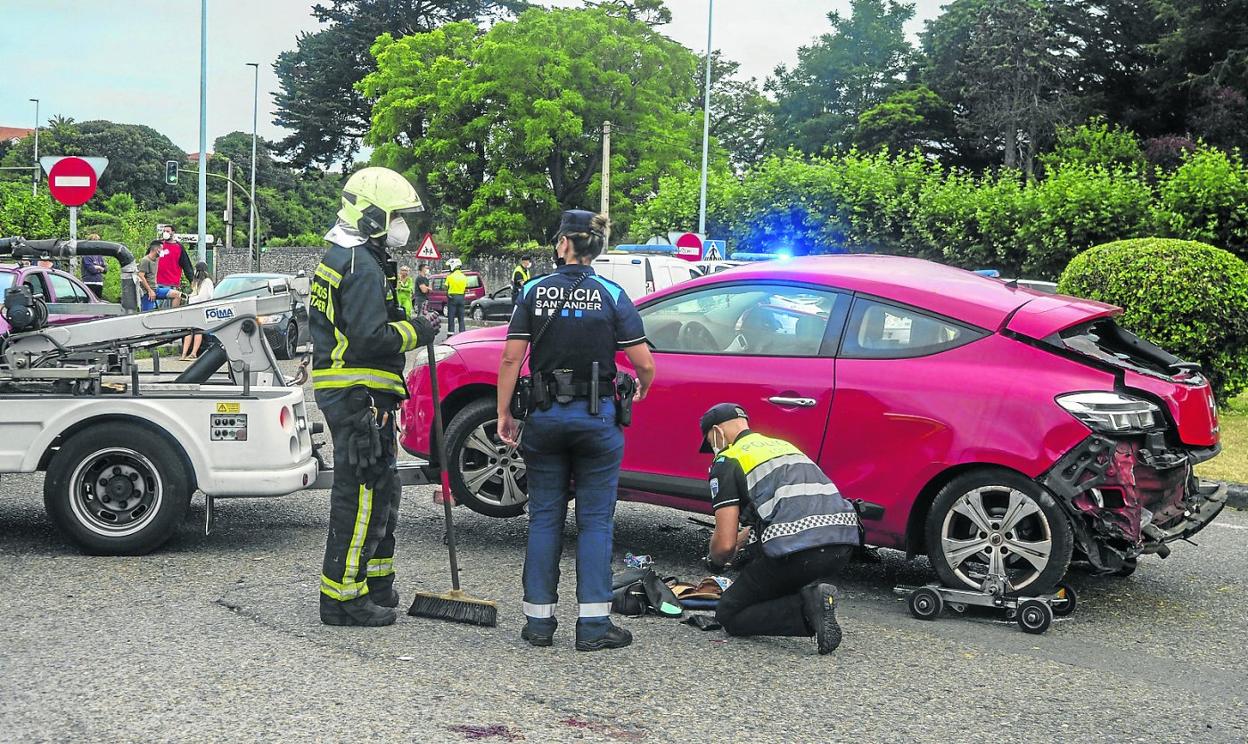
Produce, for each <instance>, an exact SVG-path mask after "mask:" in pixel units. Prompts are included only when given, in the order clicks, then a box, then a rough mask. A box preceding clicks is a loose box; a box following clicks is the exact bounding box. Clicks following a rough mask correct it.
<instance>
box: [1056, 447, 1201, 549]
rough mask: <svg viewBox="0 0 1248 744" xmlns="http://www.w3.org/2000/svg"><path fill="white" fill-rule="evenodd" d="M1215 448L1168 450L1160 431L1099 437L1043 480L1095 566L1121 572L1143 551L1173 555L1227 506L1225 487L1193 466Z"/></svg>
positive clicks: (1076, 448) (1072, 455)
mask: <svg viewBox="0 0 1248 744" xmlns="http://www.w3.org/2000/svg"><path fill="white" fill-rule="evenodd" d="M1216 454H1217V449H1216V448H1215V449H1213V450H1186V449H1178V448H1173V447H1169V446H1167V445H1166V443H1165V441H1164V437H1163V436H1162V434H1160V433H1153V434H1147V435H1141V436H1136V437H1132V438H1128V439H1111V438H1109V437H1106V436H1103V435H1100V434H1094V435H1092V436H1090V437H1088V438H1087V439H1085V440H1084V441H1083V442H1081V443H1080V444H1079V445H1078V446H1077V447H1075V448H1074V449H1072V450H1071V451H1070V452H1069V453H1067V454H1066V455H1065V456H1064V457H1062V459H1061V460H1059V461H1058V462H1057V464H1056V465H1055V466H1054V467H1053V468H1052V469H1051V470H1049V472H1048V473H1046V474H1045V475H1044V476H1043V477H1042V478H1041V479H1040V482H1041V484H1042V485H1043V486H1044V487H1045V488H1047V489H1049V491H1050V492H1052V493H1053V494H1055V495H1056V496H1057V497H1058V502H1059V503H1060V504H1062V506H1063V507H1064V508H1065V509H1066V512H1067V513H1068V514H1069V515H1070V518H1071V526H1072V528H1073V529H1074V533H1075V540H1076V542H1077V545H1078V547H1079V549H1080V550H1081V551H1082V552H1083V553H1084V554H1085V555H1087V558H1088V560H1089V561H1090V562H1091V563H1092V565H1093V566H1094V567H1095V568H1096V569H1098V570H1100V571H1107V572H1108V571H1116V570H1118V569H1120V568H1122V567H1123V566H1124V564H1126V563H1127V562H1128V561H1130V560H1132V559H1134V558H1136V557H1137V556H1140V555H1146V554H1151V553H1156V554H1157V555H1160V556H1161V557H1163V558H1164V557H1166V556H1167V555H1169V553H1170V548H1169V546H1168V543H1171V542H1174V541H1175V540H1186V539H1188V538H1190V537H1191V536H1192V535H1195V534H1196V533H1197V532H1200V531H1201V530H1202V529H1204V528H1205V525H1207V524H1209V523H1210V522H1212V521H1213V520H1214V518H1215V517H1217V516H1218V514H1219V513H1220V512H1221V511H1222V508H1223V507H1224V506H1226V486H1225V485H1222V484H1212V483H1202V482H1201V481H1200V480H1199V479H1198V478H1196V476H1195V475H1194V474H1193V472H1192V466H1193V465H1195V464H1196V463H1198V462H1203V461H1204V460H1207V459H1209V458H1211V457H1213V456H1214V455H1216Z"/></svg>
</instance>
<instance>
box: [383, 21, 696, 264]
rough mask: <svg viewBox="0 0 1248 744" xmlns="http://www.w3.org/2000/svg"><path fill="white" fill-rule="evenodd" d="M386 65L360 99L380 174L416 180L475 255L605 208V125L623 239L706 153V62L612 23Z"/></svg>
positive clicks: (539, 27)
mask: <svg viewBox="0 0 1248 744" xmlns="http://www.w3.org/2000/svg"><path fill="white" fill-rule="evenodd" d="M373 51H374V53H375V55H376V56H377V65H378V69H377V72H376V73H374V74H372V75H369V76H368V77H367V78H365V80H364V82H363V84H362V86H361V87H362V90H363V92H364V95H366V96H368V97H369V98H375V99H376V100H377V105H376V108H375V109H374V115H373V127H372V131H371V132H370V135H369V143H370V144H373V145H375V146H376V147H377V150H376V154H375V157H374V161H375V162H378V163H380V164H384V165H389V166H391V167H398V168H400V169H403V170H406V171H408V172H409V174H413V175H416V176H417V177H416V178H414V179H413V180H415V181H416V182H417V183H419V184H420V185H421V187H423V188H426V189H427V193H428V195H429V197H430V201H431V202H433V203H434V204H435V205H436V206H435V212H436V213H437V215H438V218H439V219H441V220H444V221H446V222H453V223H454V225H455V232H454V240H455V242H456V243H457V244H458V245H460V246H461V247H462V248H464V249H467V250H470V251H471V250H480V249H483V248H490V247H492V246H493V245H497V244H499V243H500V242H502V243H511V242H517V241H521V240H527V239H539V240H546V239H547V238H549V237H550V233H551V232H552V231H553V229H554V227H555V225H556V223H557V221H558V215H559V210H560V209H569V208H584V207H592V206H594V205H596V204H597V201H598V198H597V197H598V193H597V192H598V189H599V187H600V185H599V174H600V172H601V168H602V143H601V140H600V136H599V132H600V126H601V124H602V122H603V121H605V120H610V121H611V122H612V124H613V137H612V161H611V171H612V205H613V209H612V218H613V220H614V221H615V223H616V225H617V228H616V230H615V233H614V234H616V235H620V234H623V233H624V232H626V231H627V225H628V222H629V220H630V218H631V212H632V205H633V204H634V203H637V202H640V201H642V200H643V199H644V198H646V197H648V196H649V195H650V194H652V193H653V192H654V190H655V189H656V188H657V187H658V182H659V179H660V178H661V177H662V176H663V175H664V174H666V173H668V172H671V170H672V169H673V168H674V167H676V166H677V165H678V164H680V163H683V162H690V161H692V160H693V159H694V157H695V153H696V152H697V148H698V146H699V140H700V135H701V131H700V127H698V123H697V122H696V120H695V117H694V116H692V115H691V114H690V113H689V112H687V111H684V110H682V109H681V104H682V102H685V101H689V100H691V99H692V98H693V95H694V90H693V87H692V86H693V70H694V68H695V65H696V60H695V57H694V56H693V54H692V53H690V52H689V51H688V50H687V49H685V48H684V47H681V46H680V45H679V44H676V43H675V42H673V41H671V40H670V39H667V38H666V37H664V36H662V35H661V34H659V33H658V32H656V31H655V30H654V29H652V28H651V27H649V26H648V25H646V24H644V23H641V22H638V21H630V20H628V19H627V18H625V17H616V16H613V15H612V14H610V13H608V12H606V11H605V10H603V9H599V8H591V9H574V10H571V9H570V10H539V9H534V10H529V11H526V12H525V13H523V14H522V15H521V16H520V17H519V18H518V19H517V20H516V21H512V22H502V23H498V24H496V25H494V26H493V27H491V28H490V30H489V31H488V32H486V33H485V34H483V35H477V34H476V32H475V29H474V27H473V26H472V25H471V24H467V23H460V24H449V25H447V26H444V27H442V28H440V29H438V30H437V31H434V32H431V33H426V34H415V35H412V36H408V37H405V38H403V39H398V40H395V39H393V38H391V37H389V36H383V37H382V38H381V39H379V40H378V43H377V44H376V46H375V47H374V50H373ZM421 174H424V175H423V177H422V176H421ZM422 181H423V183H422Z"/></svg>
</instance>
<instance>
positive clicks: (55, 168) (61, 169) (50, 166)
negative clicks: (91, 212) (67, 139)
mask: <svg viewBox="0 0 1248 744" xmlns="http://www.w3.org/2000/svg"><path fill="white" fill-rule="evenodd" d="M39 164H40V165H42V166H43V169H44V171H46V172H47V174H48V193H50V194H52V198H53V199H56V200H57V201H58V202H60V203H61V204H64V205H65V206H67V207H80V206H82V205H83V204H86V203H87V200H88V199H90V198H91V197H92V196H94V195H95V189H96V187H97V186H98V185H99V180H100V174H101V173H103V172H104V169H105V168H106V167H108V158H88V157H49V158H39Z"/></svg>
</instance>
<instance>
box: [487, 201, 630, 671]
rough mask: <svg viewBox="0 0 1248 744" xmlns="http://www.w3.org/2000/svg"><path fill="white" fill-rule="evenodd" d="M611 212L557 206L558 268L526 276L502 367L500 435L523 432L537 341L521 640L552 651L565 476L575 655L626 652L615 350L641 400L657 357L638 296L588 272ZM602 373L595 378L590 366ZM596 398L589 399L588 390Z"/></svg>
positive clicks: (527, 439) (525, 448)
mask: <svg viewBox="0 0 1248 744" xmlns="http://www.w3.org/2000/svg"><path fill="white" fill-rule="evenodd" d="M606 228H607V218H606V217H604V216H602V215H596V214H594V213H593V212H588V211H585V210H580V209H576V210H570V211H567V212H564V213H563V219H562V221H561V222H560V225H559V232H558V233H557V234H556V238H555V254H556V256H557V257H558V258H559V259H560V260H561V261H562V263H563V265H562V266H560V267H559V268H558V269H557V270H556V271H555V272H554V273H553V274H547V275H546V276H543V277H538V278H537V279H533V280H532V281H529V282H526V283H525V284H524V286H523V288H522V291H521V296H520V299H519V301H518V302H517V303H516V309H515V311H514V312H513V313H512V316H511V325H510V327H509V328H508V331H507V346H506V349H505V350H504V351H503V359H502V365H501V368H500V369H499V374H498V435H499V437H500V438H501V439H502V440H503V441H505V442H507V443H508V444H515V442H516V440H517V439H519V423H518V422H517V421H516V420H515V419H514V418H513V417H512V414H511V411H510V402H511V397H512V393H513V391H514V390H515V387H516V380H517V376H518V375H519V373H520V368H521V367H522V366H523V364H524V359H525V356H526V352H528V351H529V350H530V344H531V345H532V349H531V350H532V362H531V363H530V365H529V368H530V370H531V372H532V381H533V386H534V391H535V392H534V396H533V397H534V398H535V399H536V400H537V401H538V405H536V406H534V408H533V410H532V411H531V412H530V413H529V414H528V418H527V419H526V425H525V429H524V442H523V444H522V452H523V453H524V460H525V464H526V467H527V469H528V480H529V545H528V552H527V553H526V554H525V560H524V614H525V617H526V618H527V622H526V623H525V626H524V630H523V632H522V633H521V634H520V635H521V638H523V639H524V640H526V641H528V642H529V643H531V644H533V645H534V646H549V645H551V643H552V638H553V636H554V632H555V626H556V624H557V620H556V619H555V603H556V602H557V601H558V584H559V556H560V554H561V553H562V552H563V522H564V519H565V517H566V515H567V508H568V506H567V505H568V499H567V496H568V479H569V477H572V478H574V479H575V480H576V526H577V530H578V533H579V538H578V541H577V549H576V598H577V601H578V602H579V604H580V611H579V613H578V618H577V622H576V648H577V650H578V651H597V650H600V649H607V648H622V647H624V646H627V645H628V644H630V643H632V640H633V637H632V635H631V634H629V632H628V631H627V630H624V629H623V628H618V627H616V626H615V625H613V624H612V623H611V620H610V618H609V613H610V611H611V540H612V536H613V534H614V524H613V519H614V516H615V499H616V487H617V484H618V482H619V474H620V460H621V459H622V458H623V456H624V436H623V433H622V432H621V431H620V426H619V424H617V422H616V404H615V399H614V391H615V388H614V383H615V377H616V369H615V353H616V351H617V350H621V349H622V350H623V351H624V353H625V354H626V355H627V356H628V361H629V362H630V363H631V364H632V366H633V368H634V369H635V370H636V371H637V376H638V382H639V383H640V385H639V387H638V390H637V394H636V396H635V399H636V400H640V399H641V398H644V397H645V395H646V391H647V390H649V388H650V383H651V381H653V380H654V359H653V358H652V357H651V356H650V349H649V347H648V346H647V345H646V334H645V329H644V328H643V327H642V323H641V318H640V317H639V316H638V315H637V310H636V309H634V307H633V303H632V301H631V300H629V298H628V295H627V294H625V293H624V290H623V289H621V288H620V286H619V285H617V284H615V283H614V282H610V281H608V280H606V279H603V278H602V277H600V276H597V275H595V274H594V270H593V269H592V268H590V263H591V262H592V261H593V260H594V258H596V257H597V256H598V254H600V253H602V250H603V248H604V242H605V238H604V236H605V234H606ZM595 370H596V371H597V373H598V378H597V380H595V379H594V377H593V373H594V371H595ZM594 392H597V393H598V394H599V396H598V397H597V398H596V399H594V400H591V397H593V393H594Z"/></svg>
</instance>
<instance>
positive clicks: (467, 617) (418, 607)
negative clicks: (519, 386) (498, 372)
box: [407, 339, 498, 628]
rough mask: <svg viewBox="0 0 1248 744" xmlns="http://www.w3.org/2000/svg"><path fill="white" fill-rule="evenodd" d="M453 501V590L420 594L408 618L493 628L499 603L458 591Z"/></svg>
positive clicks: (442, 453) (442, 441) (432, 382)
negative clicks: (424, 618)
mask: <svg viewBox="0 0 1248 744" xmlns="http://www.w3.org/2000/svg"><path fill="white" fill-rule="evenodd" d="M426 349H427V351H428V353H429V388H430V393H431V394H432V395H433V434H434V442H435V446H436V447H437V450H436V451H437V453H438V463H439V464H440V465H441V466H442V472H443V474H445V473H446V472H447V468H448V467H450V463H449V462H448V460H447V458H446V438H445V430H444V429H443V428H442V405H441V401H442V399H441V397H440V396H439V395H438V363H437V360H435V359H434V352H433V339H430V340H429V344H428V345H427V347H426ZM451 501H452V499H447V498H444V499H442V509H443V512H444V515H445V517H446V546H447V553H448V554H449V556H450V562H451V590H450V591H449V592H446V593H443V594H431V593H421V592H417V593H416V598H415V599H414V600H412V606H411V608H409V609H408V611H407V614H409V615H411V616H413V617H428V618H432V619H434V620H450V621H451V622H456V623H467V624H469V625H484V626H486V627H487V628H492V627H494V626H495V625H497V624H498V603H497V602H493V601H490V600H488V599H477V598H476V597H471V596H469V595H468V594H466V593H464V591H463V590H462V589H460V588H459V557H458V555H457V554H456V551H455V517H454V516H453V515H452V513H451Z"/></svg>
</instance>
